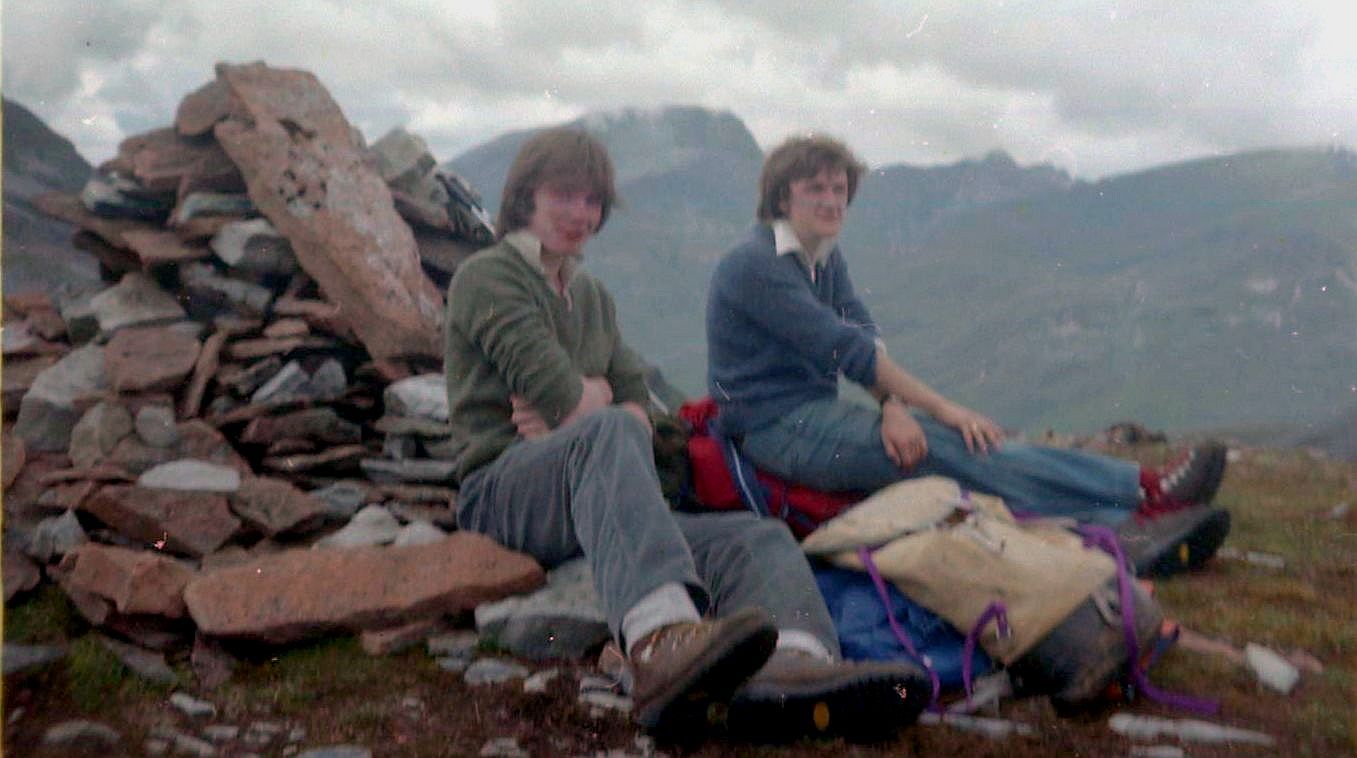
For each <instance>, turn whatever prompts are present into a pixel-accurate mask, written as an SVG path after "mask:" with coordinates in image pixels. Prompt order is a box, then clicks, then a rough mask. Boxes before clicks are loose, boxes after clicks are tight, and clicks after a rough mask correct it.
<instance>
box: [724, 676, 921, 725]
mask: <svg viewBox="0 0 1357 758" xmlns="http://www.w3.org/2000/svg"><path fill="white" fill-rule="evenodd" d="M931 693H932V684H931V683H930V681H929V680H928V678H927V677H926V676H924V675H923V674H922V673H918V674H906V675H901V674H900V673H898V672H872V671H866V672H846V673H845V674H844V675H843V676H840V677H835V678H831V679H828V680H821V681H819V682H813V683H794V684H792V683H789V684H788V685H786V686H779V685H777V684H775V683H769V684H766V685H763V686H759V687H745V688H744V689H743V690H741V691H740V692H739V693H738V694H737V696H736V697H735V699H734V700H732V701H731V704H730V713H729V718H728V726H729V732H730V734H731V735H732V736H734V737H736V738H739V739H746V740H751V741H758V742H786V741H789V740H794V739H799V738H802V737H817V738H834V737H842V738H844V739H846V740H849V741H851V742H877V741H881V740H885V739H889V738H891V737H892V736H894V735H895V733H896V732H897V731H899V729H900V728H901V727H904V726H908V725H909V724H912V723H914V722H915V721H916V720H917V719H918V717H919V713H920V712H921V711H923V709H924V707H925V706H926V705H927V704H928V700H929V696H930V694H931Z"/></svg>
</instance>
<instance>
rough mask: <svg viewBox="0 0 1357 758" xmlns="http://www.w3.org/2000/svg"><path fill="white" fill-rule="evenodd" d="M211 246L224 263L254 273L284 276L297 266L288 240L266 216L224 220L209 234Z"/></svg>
mask: <svg viewBox="0 0 1357 758" xmlns="http://www.w3.org/2000/svg"><path fill="white" fill-rule="evenodd" d="M211 247H212V252H214V253H216V254H217V257H218V258H220V259H222V260H223V261H225V262H226V264H227V265H228V266H231V267H232V268H238V269H241V270H242V271H249V272H251V273H254V274H273V275H279V276H287V275H290V274H294V273H296V272H297V271H298V270H299V269H300V267H299V266H298V265H297V256H295V255H293V253H292V244H291V243H290V242H288V241H287V238H286V237H284V236H283V235H281V234H279V233H278V230H277V229H275V228H273V224H271V223H269V220H268V219H266V218H253V219H250V220H248V221H232V222H230V223H228V224H226V225H225V226H223V227H222V228H221V230H220V231H218V232H217V234H216V236H214V237H213V238H212V242H211Z"/></svg>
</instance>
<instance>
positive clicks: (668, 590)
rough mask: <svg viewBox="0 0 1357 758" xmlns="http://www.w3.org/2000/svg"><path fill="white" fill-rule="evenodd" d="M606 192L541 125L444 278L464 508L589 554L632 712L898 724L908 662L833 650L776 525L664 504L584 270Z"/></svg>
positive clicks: (593, 285)
mask: <svg viewBox="0 0 1357 758" xmlns="http://www.w3.org/2000/svg"><path fill="white" fill-rule="evenodd" d="M615 199H616V196H615V190H614V181H613V169H612V163H611V160H610V159H609V157H608V155H607V152H606V151H605V150H604V148H603V146H602V145H601V144H599V143H598V142H597V141H596V140H595V139H593V138H592V137H589V136H587V135H585V134H583V133H580V132H574V131H569V130H560V129H558V130H549V131H546V132H542V133H540V134H538V135H536V136H534V137H533V138H532V139H530V140H529V141H528V142H527V143H526V144H525V145H524V146H523V148H522V149H521V150H520V152H519V154H518V156H517V158H516V159H515V160H514V163H513V166H512V167H511V168H510V170H509V176H508V179H507V181H506V183H505V188H504V195H503V200H502V202H501V205H500V215H499V219H498V221H497V223H496V233H497V235H498V237H499V242H498V243H497V244H495V245H494V246H492V247H490V248H488V249H486V250H482V251H480V252H479V253H477V254H476V255H475V256H473V257H472V258H470V259H469V260H467V261H466V263H464V264H463V265H462V266H461V268H460V269H459V270H458V272H457V274H456V276H455V277H454V278H453V280H452V284H451V285H450V287H449V291H448V318H447V335H446V338H447V341H446V352H445V357H446V371H447V383H448V399H449V407H450V422H451V428H452V433H453V438H454V439H455V440H456V441H457V442H458V443H459V445H460V448H461V452H460V456H459V458H458V477H459V479H460V483H461V489H460V494H459V499H458V515H457V519H458V523H459V525H460V526H461V527H462V528H464V529H468V530H473V531H477V532H481V533H483V534H486V535H489V536H490V537H492V538H494V539H496V540H498V541H499V542H500V543H501V544H504V545H506V546H508V547H510V548H513V549H516V550H521V551H523V552H526V553H529V554H531V555H533V556H534V557H536V558H537V559H538V560H539V561H541V562H542V563H543V564H544V565H545V566H547V567H548V568H550V567H552V566H555V565H557V564H559V563H561V562H562V561H565V560H568V559H570V558H574V557H576V556H580V555H583V556H584V557H585V558H586V559H587V560H588V561H589V564H590V567H591V569H592V572H593V578H594V584H595V587H596V589H597V591H598V596H599V600H600V603H601V604H602V606H603V611H604V613H605V614H606V616H607V618H608V623H609V626H610V628H611V629H612V631H613V634H614V636H615V637H616V638H617V640H618V642H619V643H620V644H621V645H622V648H623V649H624V650H625V651H626V652H627V655H628V658H629V661H630V663H631V668H632V674H633V681H634V685H633V689H632V696H633V700H634V710H633V714H634V717H635V719H636V720H637V722H639V723H640V724H642V725H644V726H646V727H651V728H656V729H660V730H663V731H673V732H677V731H680V730H683V731H686V732H687V733H689V734H691V730H692V729H693V728H694V727H698V728H701V727H704V726H706V725H707V724H708V723H709V722H710V720H711V718H712V714H720V713H724V712H727V710H726V709H725V708H724V707H723V706H725V705H726V704H727V703H728V705H729V710H728V713H729V722H730V723H729V725H730V727H731V728H732V729H734V730H740V731H750V732H754V733H765V734H771V735H774V736H792V735H795V734H798V733H810V734H816V733H837V734H848V735H849V736H854V735H855V734H858V733H861V732H863V731H866V730H876V731H879V730H881V729H883V728H889V729H893V728H896V727H898V726H900V725H903V724H906V723H909V722H910V721H912V720H913V718H914V717H915V716H916V715H917V714H918V711H919V710H920V709H921V708H922V707H923V705H924V704H925V702H926V701H927V699H928V692H929V687H928V683H927V679H926V678H924V676H923V674H922V672H921V671H919V670H918V669H917V668H915V667H913V666H911V665H909V664H898V663H889V664H876V663H873V664H849V663H843V662H841V661H839V660H838V657H837V656H838V639H837V637H836V636H835V632H834V627H833V624H832V622H831V621H830V619H829V616H828V613H827V611H826V610H825V606H824V602H823V601H822V600H821V598H820V596H819V593H818V590H817V588H816V584H815V580H814V578H813V576H812V575H811V572H810V569H809V566H808V565H807V563H806V560H805V557H804V556H803V555H802V553H801V551H800V550H799V548H798V547H797V545H796V543H795V541H794V540H793V539H792V537H791V535H790V533H789V532H788V531H787V529H786V527H785V525H783V524H781V523H780V522H777V521H773V520H768V519H764V520H760V519H758V518H755V517H754V516H753V515H751V514H744V513H740V514H704V515H692V514H679V513H674V512H672V511H670V509H669V507H668V505H667V504H666V503H665V501H664V498H663V496H662V494H661V492H660V485H659V480H658V478H657V475H656V473H655V465H654V457H653V453H652V448H651V427H650V422H649V417H648V414H647V411H646V409H647V407H648V398H649V395H648V390H647V388H646V385H645V382H644V380H643V378H642V372H643V364H642V362H641V360H640V358H639V357H638V356H637V355H636V354H635V353H634V352H632V350H631V349H630V348H628V347H627V346H626V344H624V343H623V341H622V337H621V334H620V332H619V331H618V327H617V322H616V316H615V313H614V309H613V302H612V299H611V297H610V296H609V295H608V293H607V291H606V290H605V289H604V288H603V286H602V284H600V283H599V281H598V280H597V279H595V278H593V277H592V276H590V275H589V274H587V273H585V272H583V271H581V270H580V269H579V263H580V259H581V255H582V252H583V249H584V246H585V243H586V242H588V240H589V239H590V238H591V237H592V236H593V235H594V234H595V233H597V232H598V231H599V229H600V228H601V227H602V226H603V223H604V221H606V219H607V217H608V212H609V210H610V209H611V207H612V205H613V204H614V201H615ZM775 649H776V652H774V651H775ZM770 656H771V657H770ZM714 704H715V705H717V706H718V707H716V708H712V707H711V706H713V705H714Z"/></svg>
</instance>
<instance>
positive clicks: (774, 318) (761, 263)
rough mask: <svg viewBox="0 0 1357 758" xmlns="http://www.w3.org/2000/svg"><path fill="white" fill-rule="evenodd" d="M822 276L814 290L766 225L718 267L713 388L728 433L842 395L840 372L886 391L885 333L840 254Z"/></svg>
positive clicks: (712, 310) (710, 353)
mask: <svg viewBox="0 0 1357 758" xmlns="http://www.w3.org/2000/svg"><path fill="white" fill-rule="evenodd" d="M816 268H817V271H816V276H815V281H813V282H812V281H811V276H810V272H809V271H807V270H806V267H805V266H804V265H803V264H802V263H801V260H800V258H799V257H798V256H795V255H778V254H777V251H776V248H775V247H774V243H773V230H772V227H770V226H768V225H766V224H760V225H758V226H756V227H755V228H754V231H753V234H752V236H751V237H750V238H749V239H748V240H747V241H745V242H744V243H743V244H741V245H740V246H739V247H737V248H735V249H734V250H732V251H731V252H729V253H728V254H726V257H725V258H723V259H722V260H721V262H720V263H719V264H718V265H717V267H716V272H715V273H714V274H713V275H712V282H711V288H710V290H709V295H708V298H707V390H708V392H710V393H711V396H712V398H714V399H715V400H716V403H717V406H718V407H719V408H720V410H721V415H720V420H721V431H722V432H724V433H725V434H728V435H731V436H738V435H741V434H743V433H745V432H747V431H750V430H753V429H758V428H759V427H762V426H765V425H767V424H769V423H771V422H772V421H773V420H774V419H777V418H779V417H781V416H783V415H785V414H787V413H789V412H790V411H791V410H792V409H794V408H796V407H797V406H799V405H802V404H803V403H807V402H810V401H812V400H819V399H822V398H830V397H835V396H837V394H838V376H839V374H843V375H844V376H846V377H848V378H849V379H851V380H853V381H854V382H857V383H858V384H861V385H863V386H865V387H871V386H873V385H874V384H876V337H877V335H878V333H879V332H878V329H877V327H876V324H875V323H873V321H872V317H871V314H869V313H868V312H867V308H866V306H864V305H863V304H862V301H861V300H858V298H857V296H856V295H855V294H853V284H852V282H851V281H850V280H849V278H848V267H847V266H846V265H845V264H844V260H843V254H842V253H840V252H839V248H838V247H837V246H836V247H835V248H834V249H833V250H831V251H830V253H829V255H827V256H825V258H824V260H823V261H822V262H821V263H820V264H819V265H818V266H817V267H816Z"/></svg>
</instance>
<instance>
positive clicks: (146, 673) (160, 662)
mask: <svg viewBox="0 0 1357 758" xmlns="http://www.w3.org/2000/svg"><path fill="white" fill-rule="evenodd" d="M99 642H100V643H102V644H103V646H104V647H106V648H108V649H109V651H111V652H112V653H113V654H114V655H116V656H117V657H118V660H120V661H122V664H123V665H124V666H126V667H127V668H128V669H129V670H130V671H131V672H132V673H134V674H136V675H137V676H139V677H141V678H142V679H146V680H148V681H152V682H159V683H161V684H174V683H175V682H177V681H179V676H178V675H177V674H175V673H174V670H173V669H171V668H170V666H169V664H167V663H165V654H164V653H157V652H154V651H151V650H147V649H145V648H141V647H137V646H136V645H129V644H127V643H126V642H120V641H118V640H114V639H109V638H108V637H102V636H101V637H100V638H99Z"/></svg>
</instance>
